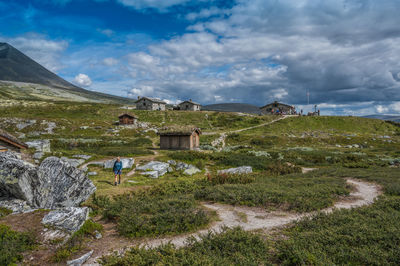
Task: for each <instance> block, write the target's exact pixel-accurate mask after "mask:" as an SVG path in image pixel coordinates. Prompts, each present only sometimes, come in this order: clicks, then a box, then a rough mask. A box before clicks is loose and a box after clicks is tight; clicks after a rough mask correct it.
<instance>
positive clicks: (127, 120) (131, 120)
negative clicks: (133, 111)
mask: <svg viewBox="0 0 400 266" xmlns="http://www.w3.org/2000/svg"><path fill="white" fill-rule="evenodd" d="M119 123H120V124H123V125H132V124H135V119H134V118H129V117H121V118H120V119H119Z"/></svg>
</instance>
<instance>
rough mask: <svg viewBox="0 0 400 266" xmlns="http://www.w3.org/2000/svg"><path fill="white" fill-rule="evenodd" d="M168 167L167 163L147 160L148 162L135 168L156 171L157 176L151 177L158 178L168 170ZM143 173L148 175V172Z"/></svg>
mask: <svg viewBox="0 0 400 266" xmlns="http://www.w3.org/2000/svg"><path fill="white" fill-rule="evenodd" d="M168 168H169V163H163V162H158V161H152V162H149V163H147V164H145V165H142V166H138V167H136V170H137V171H150V172H154V171H156V172H157V174H158V176H157V177H153V178H158V177H160V176H163V175H165V174H166V173H167V172H168ZM143 174H144V175H150V174H146V172H145V173H143ZM152 175H153V174H152ZM154 176H155V175H154Z"/></svg>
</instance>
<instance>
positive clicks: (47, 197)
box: [35, 157, 96, 209]
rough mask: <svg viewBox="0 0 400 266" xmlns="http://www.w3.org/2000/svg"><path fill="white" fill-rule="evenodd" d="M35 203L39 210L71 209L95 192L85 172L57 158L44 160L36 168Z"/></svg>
mask: <svg viewBox="0 0 400 266" xmlns="http://www.w3.org/2000/svg"><path fill="white" fill-rule="evenodd" d="M37 175H38V178H39V184H40V185H39V187H38V189H37V194H36V196H35V201H36V202H35V203H36V205H37V206H38V207H40V208H47V209H54V208H58V207H73V206H78V205H79V204H80V203H82V202H84V201H85V200H87V199H88V198H89V197H90V195H91V194H92V193H93V192H95V191H96V187H95V186H94V185H93V183H92V181H91V180H90V179H89V178H87V176H86V174H85V172H83V171H82V170H80V169H78V168H76V167H74V166H72V165H71V164H69V163H68V162H65V161H63V160H61V159H59V158H57V157H48V158H46V159H45V160H44V161H43V162H42V163H41V165H40V166H39V168H38V171H37Z"/></svg>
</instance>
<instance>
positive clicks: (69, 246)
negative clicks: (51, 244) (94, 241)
mask: <svg viewBox="0 0 400 266" xmlns="http://www.w3.org/2000/svg"><path fill="white" fill-rule="evenodd" d="M96 231H98V232H102V231H103V226H102V225H101V224H98V223H95V222H93V221H92V220H90V219H89V220H87V221H86V222H85V223H84V224H83V225H82V227H81V228H80V229H79V230H78V231H76V232H75V233H74V234H73V235H72V236H71V238H70V239H68V241H67V242H66V243H65V244H63V245H62V246H61V247H59V248H58V249H57V250H56V252H55V254H54V255H53V256H52V257H51V261H52V262H63V261H65V260H67V259H68V258H70V257H71V256H73V255H76V254H77V253H78V252H80V251H81V250H83V249H84V248H85V242H86V240H87V239H88V237H95V235H96Z"/></svg>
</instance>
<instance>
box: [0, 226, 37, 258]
mask: <svg viewBox="0 0 400 266" xmlns="http://www.w3.org/2000/svg"><path fill="white" fill-rule="evenodd" d="M34 245H35V238H34V237H33V235H31V234H29V233H20V232H15V231H12V230H11V229H10V228H9V227H8V226H6V225H2V224H0V265H16V263H18V262H20V261H22V259H23V257H22V253H23V252H25V251H27V250H30V249H32V248H33V247H34Z"/></svg>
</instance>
